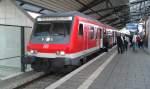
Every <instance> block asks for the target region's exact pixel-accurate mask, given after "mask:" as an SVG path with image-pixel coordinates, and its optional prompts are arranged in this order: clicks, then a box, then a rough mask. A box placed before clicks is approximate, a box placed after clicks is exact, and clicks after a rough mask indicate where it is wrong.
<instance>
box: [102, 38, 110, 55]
mask: <svg viewBox="0 0 150 89" xmlns="http://www.w3.org/2000/svg"><path fill="white" fill-rule="evenodd" d="M103 44H104V47H105V51H106V52H108V44H109V43H108V38H107V36H104V39H103Z"/></svg>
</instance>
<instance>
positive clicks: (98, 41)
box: [96, 28, 101, 48]
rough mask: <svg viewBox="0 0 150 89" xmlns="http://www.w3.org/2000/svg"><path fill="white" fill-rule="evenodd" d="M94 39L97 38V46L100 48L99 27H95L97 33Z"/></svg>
mask: <svg viewBox="0 0 150 89" xmlns="http://www.w3.org/2000/svg"><path fill="white" fill-rule="evenodd" d="M96 36H97V37H96V39H97V46H98V47H99V48H101V29H100V28H97V35H96Z"/></svg>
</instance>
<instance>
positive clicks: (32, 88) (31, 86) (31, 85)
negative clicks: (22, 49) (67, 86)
mask: <svg viewBox="0 0 150 89" xmlns="http://www.w3.org/2000/svg"><path fill="white" fill-rule="evenodd" d="M100 53H102V52H99V53H95V54H93V55H92V56H89V57H88V61H89V60H91V59H93V58H95V57H96V56H98V55H99V54H100ZM74 69H75V68H65V69H61V70H60V71H55V72H53V73H51V74H46V75H42V76H40V77H38V78H36V79H33V80H32V81H29V82H27V83H24V84H22V85H19V86H17V87H16V88H14V89H45V88H46V87H47V86H49V85H50V84H52V83H54V82H56V81H57V80H59V79H60V78H62V77H63V76H65V75H67V74H68V73H70V72H72V71H73V70H74Z"/></svg>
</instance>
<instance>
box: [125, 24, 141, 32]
mask: <svg viewBox="0 0 150 89" xmlns="http://www.w3.org/2000/svg"><path fill="white" fill-rule="evenodd" d="M126 29H127V30H129V31H137V30H138V23H127V24H126Z"/></svg>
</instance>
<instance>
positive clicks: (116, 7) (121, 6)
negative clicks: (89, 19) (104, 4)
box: [85, 5, 128, 15]
mask: <svg viewBox="0 0 150 89" xmlns="http://www.w3.org/2000/svg"><path fill="white" fill-rule="evenodd" d="M124 7H128V5H120V6H115V7H110V8H104V9H100V10H97V11H95V12H88V13H85V14H87V15H89V14H94V13H96V12H103V11H107V10H113V9H118V8H124Z"/></svg>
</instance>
